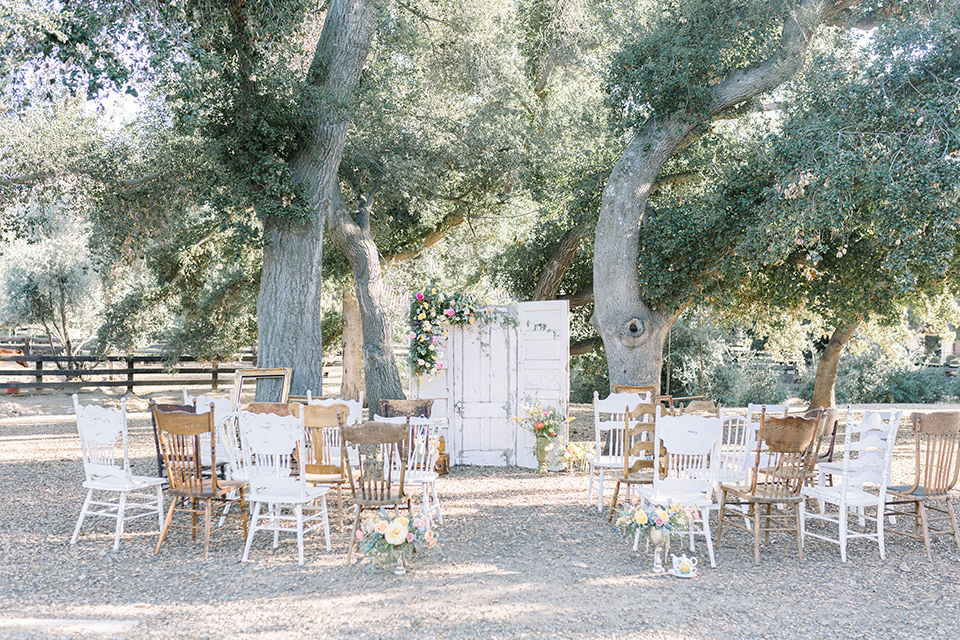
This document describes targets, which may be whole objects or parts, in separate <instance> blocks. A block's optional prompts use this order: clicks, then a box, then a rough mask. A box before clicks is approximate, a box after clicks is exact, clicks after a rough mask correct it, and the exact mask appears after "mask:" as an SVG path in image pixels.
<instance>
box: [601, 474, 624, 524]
mask: <svg viewBox="0 0 960 640" xmlns="http://www.w3.org/2000/svg"><path fill="white" fill-rule="evenodd" d="M601 486H602V485H601ZM619 495H620V481H619V480H617V486H616V487H615V488H614V490H613V500H612V501H611V502H610V517H609V518H607V522H613V513H614V511H616V509H617V497H618V496H619Z"/></svg>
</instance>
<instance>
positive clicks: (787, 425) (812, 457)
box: [717, 410, 821, 564]
mask: <svg viewBox="0 0 960 640" xmlns="http://www.w3.org/2000/svg"><path fill="white" fill-rule="evenodd" d="M819 428H820V412H819V411H817V412H816V415H815V416H814V417H812V418H803V417H798V416H791V417H787V418H773V417H768V416H767V413H766V411H765V410H761V413H760V429H759V433H758V434H757V447H756V451H755V453H754V461H753V468H752V470H751V472H750V480H749V482H748V484H746V485H741V484H732V483H730V484H728V483H721V484H720V521H719V523H718V526H717V544H718V545H719V544H720V537H721V536H722V535H723V527H724V525H729V526H732V527H736V528H737V529H741V530H743V531H747V532H748V533H752V534H753V559H754V564H760V533H761V532H762V533H763V534H764V541H765V544H769V542H770V532H771V531H774V532H796V534H797V549H798V552H799V556H798V559H799V561H800V562H803V497H802V496H801V495H800V490H801V489H802V487H803V484H804V480H805V478H806V477H807V475H808V474H809V473H810V472H811V471H812V469H813V465H814V464H815V463H816V459H817V454H818V452H819V443H820V441H821V438H819V437H818V432H819ZM731 499H732V500H731ZM730 505H732V506H733V507H734V508H733V509H728V508H727V507H728V506H730ZM743 505H748V507H749V511H748V512H747V513H744V511H743V510H742V507H743ZM761 506H762V507H764V509H763V511H764V513H761ZM788 506H792V507H793V508H792V513H791V512H789V511H788V510H787V507H788ZM745 515H746V516H748V517H750V518H752V520H753V527H752V531H751V529H750V528H749V527H748V526H747V525H746V524H744V523H743V520H744V517H745ZM761 519H762V525H761Z"/></svg>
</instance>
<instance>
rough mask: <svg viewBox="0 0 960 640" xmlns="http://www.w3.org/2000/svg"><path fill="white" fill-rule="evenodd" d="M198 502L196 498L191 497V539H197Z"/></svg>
mask: <svg viewBox="0 0 960 640" xmlns="http://www.w3.org/2000/svg"><path fill="white" fill-rule="evenodd" d="M198 504H200V503H199V502H198V501H197V499H196V498H194V499H193V514H192V516H193V520H192V521H191V522H192V523H193V524H192V525H191V529H190V532H191V533H192V534H193V539H194V540H196V539H197V505H198Z"/></svg>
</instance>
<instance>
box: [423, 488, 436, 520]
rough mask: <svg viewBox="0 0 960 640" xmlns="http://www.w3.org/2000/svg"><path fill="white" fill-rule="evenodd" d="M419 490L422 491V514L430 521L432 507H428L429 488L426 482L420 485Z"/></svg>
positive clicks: (431, 518)
mask: <svg viewBox="0 0 960 640" xmlns="http://www.w3.org/2000/svg"><path fill="white" fill-rule="evenodd" d="M420 491H422V492H423V515H424V517H426V519H427V522H432V521H433V509H431V508H430V488H429V487H428V486H427V483H426V482H424V483H423V484H421V485H420Z"/></svg>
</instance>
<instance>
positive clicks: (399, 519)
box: [393, 516, 410, 527]
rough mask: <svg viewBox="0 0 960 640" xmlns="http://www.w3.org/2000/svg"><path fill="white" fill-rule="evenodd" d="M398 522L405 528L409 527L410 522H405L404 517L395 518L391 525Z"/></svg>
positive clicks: (405, 518)
mask: <svg viewBox="0 0 960 640" xmlns="http://www.w3.org/2000/svg"><path fill="white" fill-rule="evenodd" d="M398 522H399V523H400V524H402V525H403V526H405V527H406V526H409V525H410V521H409V520H407V517H406V516H397V517H396V518H394V519H393V524H397V523H398Z"/></svg>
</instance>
